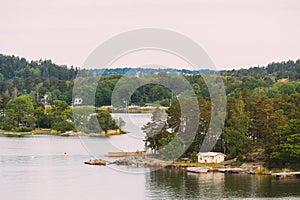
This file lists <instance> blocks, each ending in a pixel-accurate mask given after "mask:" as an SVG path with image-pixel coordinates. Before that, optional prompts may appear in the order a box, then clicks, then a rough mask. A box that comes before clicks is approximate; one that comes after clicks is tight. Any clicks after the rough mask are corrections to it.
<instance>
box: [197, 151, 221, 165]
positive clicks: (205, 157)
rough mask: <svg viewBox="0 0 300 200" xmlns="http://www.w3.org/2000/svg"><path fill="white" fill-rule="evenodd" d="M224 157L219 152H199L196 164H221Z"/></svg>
mask: <svg viewBox="0 0 300 200" xmlns="http://www.w3.org/2000/svg"><path fill="white" fill-rule="evenodd" d="M225 157H226V155H225V154H223V153H219V152H199V153H198V163H221V162H223V161H224V160H225Z"/></svg>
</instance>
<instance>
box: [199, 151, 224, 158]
mask: <svg viewBox="0 0 300 200" xmlns="http://www.w3.org/2000/svg"><path fill="white" fill-rule="evenodd" d="M198 155H199V156H213V157H215V156H217V155H223V156H226V155H225V154H223V153H220V152H199V153H198Z"/></svg>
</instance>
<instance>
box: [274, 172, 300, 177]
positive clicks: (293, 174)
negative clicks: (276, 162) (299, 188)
mask: <svg viewBox="0 0 300 200" xmlns="http://www.w3.org/2000/svg"><path fill="white" fill-rule="evenodd" d="M272 175H273V176H275V177H276V178H296V177H300V172H280V173H273V174H272Z"/></svg>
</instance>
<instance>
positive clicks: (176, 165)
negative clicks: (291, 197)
mask: <svg viewBox="0 0 300 200" xmlns="http://www.w3.org/2000/svg"><path fill="white" fill-rule="evenodd" d="M225 163H226V162H225ZM109 164H116V165H126V166H132V167H145V168H169V169H175V170H184V171H188V170H187V168H190V167H192V168H193V167H194V168H197V167H206V168H208V172H218V173H237V174H249V175H272V176H274V177H276V178H278V179H280V178H286V177H288V178H299V177H300V172H283V173H272V171H270V170H266V169H265V168H264V167H263V163H260V162H257V163H243V164H242V165H240V166H234V165H231V164H232V163H231V164H230V165H225V164H223V163H220V164H215V165H212V166H209V165H203V164H199V163H189V162H184V163H183V162H174V161H164V160H160V159H156V158H151V157H147V156H128V157H125V158H121V159H118V160H116V161H114V162H111V163H109Z"/></svg>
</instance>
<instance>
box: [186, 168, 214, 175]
mask: <svg viewBox="0 0 300 200" xmlns="http://www.w3.org/2000/svg"><path fill="white" fill-rule="evenodd" d="M210 169H211V168H209V167H187V168H186V171H188V172H193V173H199V174H200V173H207V172H208V171H209V170H210Z"/></svg>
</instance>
